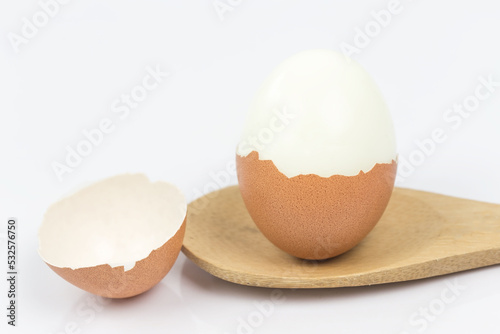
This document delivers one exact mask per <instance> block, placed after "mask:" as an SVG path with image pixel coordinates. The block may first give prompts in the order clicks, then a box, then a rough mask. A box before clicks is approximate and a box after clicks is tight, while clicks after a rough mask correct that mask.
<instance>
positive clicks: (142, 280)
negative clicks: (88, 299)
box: [38, 174, 187, 298]
mask: <svg viewBox="0 0 500 334" xmlns="http://www.w3.org/2000/svg"><path fill="white" fill-rule="evenodd" d="M186 211H187V203H186V200H185V198H184V196H183V195H182V193H181V192H180V191H179V189H177V188H176V187H175V186H174V185H172V184H169V183H166V182H154V183H152V182H150V181H149V180H148V179H147V177H146V176H144V175H139V174H137V175H120V176H115V177H112V178H109V179H106V180H103V181H100V182H97V183H95V184H93V185H90V186H88V187H86V188H84V189H82V190H80V191H78V192H76V193H74V194H72V195H70V196H68V197H66V198H64V199H62V200H60V201H59V202H57V203H55V204H53V205H51V206H50V207H49V209H48V210H47V212H46V213H45V216H44V220H43V223H42V225H41V227H40V230H39V233H38V236H39V250H38V252H39V254H40V256H41V257H42V259H43V260H44V261H45V262H46V263H47V265H48V266H49V267H50V268H51V269H52V270H54V271H55V272H56V273H57V274H58V275H60V276H61V277H62V278H64V279H65V280H67V281H68V282H70V283H72V284H74V285H75V286H77V287H79V288H81V289H83V290H86V291H88V292H91V293H93V294H96V295H100V296H104V297H110V298H126V297H132V296H135V295H138V294H140V293H142V292H145V291H147V290H149V289H151V288H152V287H153V286H154V285H156V284H157V283H158V282H159V281H161V280H162V279H163V277H165V275H166V274H167V273H168V272H169V270H170V269H171V267H172V266H173V264H174V263H175V260H176V259H177V256H178V255H179V252H180V250H181V247H182V242H183V239H184V232H185V228H186Z"/></svg>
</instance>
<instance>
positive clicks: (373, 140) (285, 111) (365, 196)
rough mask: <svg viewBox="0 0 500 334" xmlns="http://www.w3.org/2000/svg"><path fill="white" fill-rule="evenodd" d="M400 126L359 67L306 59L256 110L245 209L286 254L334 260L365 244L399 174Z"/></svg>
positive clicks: (279, 76) (243, 178)
mask: <svg viewBox="0 0 500 334" xmlns="http://www.w3.org/2000/svg"><path fill="white" fill-rule="evenodd" d="M396 161H397V154H396V142H395V135H394V129H393V125H392V120H391V117H390V114H389V111H388V108H387V106H386V104H385V102H384V99H383V98H382V95H381V93H380V91H379V90H378V88H377V86H376V84H375V83H374V82H373V80H372V79H371V77H370V76H369V75H368V73H367V72H366V71H365V70H364V69H363V68H362V67H361V66H360V65H359V64H357V63H356V62H355V61H352V60H349V59H347V58H346V57H345V56H344V55H342V54H340V53H337V52H334V51H329V50H311V51H305V52H301V53H299V54H296V55H294V56H292V57H290V58H289V59H287V60H285V61H284V62H283V63H281V64H280V65H278V67H277V68H276V69H275V70H274V71H273V72H272V73H271V74H270V76H269V77H268V78H267V79H266V80H265V81H264V83H263V84H262V86H261V87H260V89H259V91H258V93H257V96H256V97H255V99H254V101H253V104H252V105H251V107H250V112H249V116H248V119H247V122H246V126H245V129H244V133H243V136H242V140H241V141H240V143H239V145H238V148H237V152H236V162H237V172H238V181H239V186H240V190H241V194H242V197H243V200H244V202H245V205H246V207H247V209H248V211H249V213H250V215H251V217H252V219H253V220H254V222H255V224H256V225H257V227H258V228H259V229H260V231H261V232H262V233H263V234H264V235H265V236H266V237H267V238H268V239H269V240H270V241H271V242H272V243H274V244H275V245H276V246H277V247H279V248H281V249H282V250H284V251H286V252H287V253H289V254H291V255H294V256H297V257H299V258H304V259H326V258H330V257H333V256H336V255H339V254H342V253H344V252H346V251H348V250H349V249H351V248H352V247H354V246H355V245H357V244H358V243H359V242H360V241H361V240H362V239H363V238H364V237H365V236H366V235H367V234H368V233H369V232H370V231H371V230H372V228H373V227H374V226H375V224H376V223H377V222H378V220H379V219H380V217H381V216H382V214H383V212H384V210H385V208H386V206H387V204H388V201H389V198H390V196H391V193H392V189H393V186H394V180H395V176H396V169H397V163H396Z"/></svg>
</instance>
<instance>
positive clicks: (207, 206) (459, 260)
mask: <svg viewBox="0 0 500 334" xmlns="http://www.w3.org/2000/svg"><path fill="white" fill-rule="evenodd" d="M318 247H321V239H318ZM183 252H184V254H186V256H187V257H188V258H189V259H191V260H192V261H193V262H194V263H196V264H197V265H198V266H200V267H201V268H202V269H204V270H205V271H207V272H209V273H211V274H212V275H214V276H217V277H219V278H222V279H224V280H227V281H230V282H234V283H238V284H243V285H250V286H259V287H274V288H334V287H345V286H364V285H372V284H382V283H391V282H400V281H408V280H415V279H421V278H426V277H432V276H438V275H444V274H449V273H454V272H459V271H463V270H469V269H474V268H479V267H484V266H489V265H493V264H498V263H500V205H498V204H491V203H483V202H478V201H472V200H466V199H460V198H454V197H450V196H444V195H439V194H434V193H429V192H423V191H417V190H411V189H403V188H395V189H394V192H393V195H392V197H391V200H390V202H389V205H388V207H387V209H386V211H385V213H384V215H383V216H382V218H381V220H380V221H379V223H378V224H377V226H376V227H375V228H374V229H373V231H372V232H371V233H370V234H369V235H368V236H367V237H366V238H365V239H364V240H363V241H362V242H361V243H360V244H359V245H358V246H356V247H354V248H353V249H352V250H350V251H348V252H347V253H344V254H342V255H340V256H337V257H335V258H332V259H328V260H323V261H308V260H301V259H298V258H295V257H293V256H290V255H288V254H287V253H285V252H283V251H281V250H280V249H278V248H276V247H275V246H274V245H273V244H271V243H270V242H269V241H268V240H267V239H266V238H265V237H264V236H263V235H262V234H261V233H260V231H259V230H258V229H257V227H256V226H255V224H254V223H253V221H252V219H251V218H250V215H249V214H248V212H247V210H246V208H245V205H244V203H243V200H242V198H241V195H240V192H239V189H238V186H231V187H228V188H224V189H221V190H218V191H215V192H213V193H210V194H207V195H205V196H204V197H201V198H199V199H197V200H196V201H194V202H192V203H190V204H189V207H188V217H187V228H186V235H185V238H184V245H183Z"/></svg>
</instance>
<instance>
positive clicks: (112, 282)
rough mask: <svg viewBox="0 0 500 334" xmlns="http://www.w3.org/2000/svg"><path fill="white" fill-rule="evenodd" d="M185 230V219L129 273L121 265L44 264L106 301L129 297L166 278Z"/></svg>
mask: <svg viewBox="0 0 500 334" xmlns="http://www.w3.org/2000/svg"><path fill="white" fill-rule="evenodd" d="M185 231H186V219H184V222H183V223H182V225H181V227H180V228H179V230H178V231H177V232H176V233H175V235H174V236H173V237H172V238H170V239H169V240H168V241H167V242H166V243H164V244H163V246H161V247H160V248H158V249H155V250H153V251H152V252H151V253H150V254H149V256H148V257H147V258H145V259H142V260H140V261H138V262H137V263H136V264H135V266H134V267H133V268H132V269H131V270H128V271H124V268H123V266H120V267H114V268H112V267H111V266H110V265H108V264H105V265H99V266H95V267H86V268H79V269H71V268H59V267H55V266H52V265H50V264H48V263H47V265H48V266H49V267H50V268H51V269H52V270H54V271H55V272H56V273H57V274H58V275H59V276H61V277H62V278H64V279H65V280H66V281H68V282H70V283H71V284H74V285H75V286H77V287H79V288H81V289H83V290H85V291H88V292H90V293H93V294H96V295H99V296H103V297H109V298H127V297H132V296H136V295H138V294H141V293H143V292H145V291H147V290H149V289H151V288H152V287H153V286H155V285H156V284H157V283H158V282H160V281H161V280H162V279H163V278H164V277H165V275H167V273H168V272H169V271H170V269H171V268H172V266H173V265H174V263H175V260H176V259H177V257H178V255H179V252H180V250H181V247H182V242H183V240H184V232H185Z"/></svg>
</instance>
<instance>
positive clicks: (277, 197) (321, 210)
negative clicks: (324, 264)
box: [236, 151, 397, 260]
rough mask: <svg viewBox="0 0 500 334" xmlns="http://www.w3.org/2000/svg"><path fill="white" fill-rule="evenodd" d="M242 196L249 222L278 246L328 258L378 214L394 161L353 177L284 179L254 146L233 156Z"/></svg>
mask: <svg viewBox="0 0 500 334" xmlns="http://www.w3.org/2000/svg"><path fill="white" fill-rule="evenodd" d="M236 163H237V171H238V181H239V187H240V191H241V195H242V197H243V200H244V202H245V205H246V207H247V209H248V212H249V213H250V216H251V217H252V219H253V221H254V222H255V224H256V225H257V227H258V228H259V229H260V231H261V232H262V233H263V234H264V235H265V236H266V237H267V238H268V239H269V240H270V241H271V242H272V243H273V244H274V245H276V246H277V247H278V248H280V249H282V250H283V251H285V252H287V253H289V254H291V255H294V256H296V257H299V258H303V259H315V260H321V259H327V258H330V257H334V256H337V255H339V254H342V253H344V252H346V251H348V250H349V249H351V248H353V247H354V246H356V245H357V244H358V243H359V242H360V241H361V240H362V239H363V238H364V237H365V236H366V235H367V234H368V233H369V232H370V231H371V230H372V229H373V227H374V226H375V224H376V223H377V222H378V221H379V219H380V217H381V216H382V214H383V212H384V210H385V208H386V206H387V204H388V202H389V198H390V196H391V193H392V189H393V187H394V180H395V177H396V169H397V163H396V162H395V161H392V163H389V164H376V165H375V166H374V167H373V169H371V170H370V171H369V172H367V173H364V172H360V173H359V174H358V175H356V176H343V175H333V176H330V177H328V178H325V177H320V176H318V175H315V174H307V175H298V176H295V177H292V178H288V177H287V176H285V175H284V174H282V173H281V172H280V171H279V170H278V169H277V168H276V166H275V165H274V163H273V162H272V161H271V160H259V155H258V153H257V152H255V151H253V152H251V153H250V154H249V155H247V156H246V157H242V156H239V155H236Z"/></svg>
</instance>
